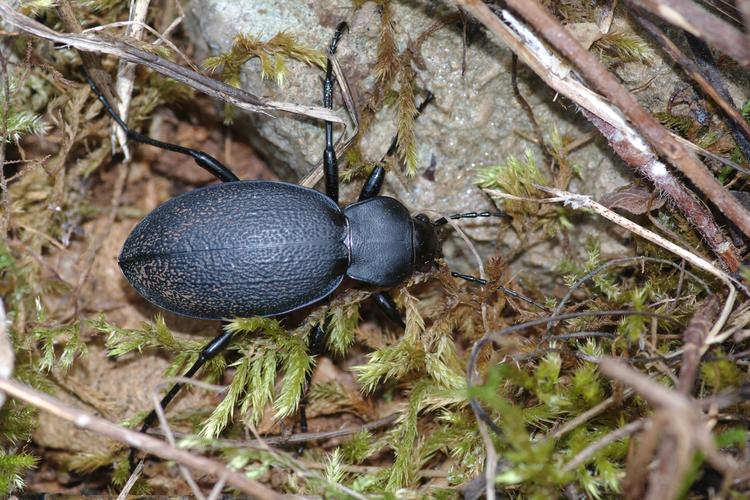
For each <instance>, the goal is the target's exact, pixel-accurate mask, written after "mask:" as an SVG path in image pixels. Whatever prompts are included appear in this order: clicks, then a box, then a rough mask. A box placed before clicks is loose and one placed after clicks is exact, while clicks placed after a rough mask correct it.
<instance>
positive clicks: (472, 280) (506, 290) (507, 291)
mask: <svg viewBox="0 0 750 500" xmlns="http://www.w3.org/2000/svg"><path fill="white" fill-rule="evenodd" d="M451 276H453V277H454V278H461V279H462V280H466V281H468V282H469V283H476V284H477V285H486V284H487V280H486V279H483V278H477V277H476V276H472V275H470V274H461V273H457V272H454V271H451ZM499 288H500V290H502V291H503V293H504V294H505V295H507V296H509V297H514V298H516V299H519V300H523V301H524V302H527V303H529V304H531V305H533V306H536V307H538V308H539V309H541V310H543V311H546V312H550V310H549V309H548V308H547V307H545V306H543V305H542V304H540V303H538V302H536V301H534V299H531V298H529V297H527V296H525V295H521V294H520V293H518V292H517V291H515V290H511V289H510V288H506V287H504V286H502V285H500V286H499Z"/></svg>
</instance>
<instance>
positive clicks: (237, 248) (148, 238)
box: [120, 181, 348, 319]
mask: <svg viewBox="0 0 750 500" xmlns="http://www.w3.org/2000/svg"><path fill="white" fill-rule="evenodd" d="M345 238H346V222H345V219H344V216H343V214H342V212H341V210H340V209H339V207H338V206H336V204H335V203H333V201H331V200H330V199H329V198H327V197H326V196H324V195H323V194H321V193H319V192H317V191H314V190H312V189H307V188H303V187H301V186H297V185H294V184H286V183H281V182H264V181H242V182H231V183H225V184H216V185H212V186H208V187H205V188H201V189H197V190H195V191H192V192H190V193H187V194H184V195H182V196H178V197H176V198H173V199H172V200H169V201H168V202H166V203H164V204H163V205H161V206H160V207H159V208H157V209H156V210H154V211H153V212H152V213H151V214H149V215H148V216H147V217H146V218H145V219H144V220H143V221H141V222H140V223H139V224H138V225H137V226H136V228H135V229H134V230H133V232H132V233H131V234H130V236H129V237H128V239H127V241H126V242H125V245H124V246H123V250H122V253H121V254H120V267H121V268H122V271H123V273H124V274H125V277H126V278H127V279H128V281H129V282H130V283H131V284H132V285H133V287H135V289H136V290H138V292H139V293H140V294H141V295H143V296H144V297H145V298H146V299H148V300H149V301H150V302H152V303H154V304H156V305H157V306H159V307H162V308H164V309H167V310H169V311H172V312H174V313H177V314H182V315H185V316H192V317H196V318H204V319H227V318H233V317H242V316H255V315H261V316H273V315H276V314H282V313H285V312H289V311H292V310H294V309H298V308H300V307H303V306H305V305H307V304H310V303H313V302H315V301H317V300H319V299H321V298H323V297H325V296H326V295H328V294H329V293H331V292H332V291H333V290H334V289H335V288H336V287H337V286H338V285H339V284H340V283H341V280H342V279H343V276H344V274H345V273H346V268H347V265H348V250H347V247H346V243H345Z"/></svg>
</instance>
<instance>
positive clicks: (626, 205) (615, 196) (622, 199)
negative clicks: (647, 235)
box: [599, 186, 664, 215]
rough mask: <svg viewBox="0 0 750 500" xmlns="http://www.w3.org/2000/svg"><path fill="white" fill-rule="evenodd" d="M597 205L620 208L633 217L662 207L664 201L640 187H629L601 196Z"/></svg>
mask: <svg viewBox="0 0 750 500" xmlns="http://www.w3.org/2000/svg"><path fill="white" fill-rule="evenodd" d="M599 203H601V204H602V205H604V206H605V207H607V208H610V209H614V208H621V209H623V210H625V211H627V212H630V213H631V214H634V215H643V214H645V213H646V212H649V211H651V210H657V209H659V208H661V207H663V206H664V199H663V198H661V197H660V196H658V195H654V194H653V193H651V192H649V191H648V190H646V189H644V188H642V187H640V186H629V187H627V188H625V189H622V190H620V191H614V192H612V193H607V194H605V195H604V196H602V198H601V200H599Z"/></svg>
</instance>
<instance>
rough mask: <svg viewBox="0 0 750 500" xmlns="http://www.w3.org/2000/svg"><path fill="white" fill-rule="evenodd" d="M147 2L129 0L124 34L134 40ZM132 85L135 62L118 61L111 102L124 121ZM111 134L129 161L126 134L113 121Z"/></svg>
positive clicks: (141, 35)
mask: <svg viewBox="0 0 750 500" xmlns="http://www.w3.org/2000/svg"><path fill="white" fill-rule="evenodd" d="M149 3H150V0H131V3H130V15H129V20H130V21H132V24H129V25H128V26H127V28H125V36H127V37H129V38H133V39H135V40H140V39H141V38H142V37H143V25H144V23H145V21H146V15H147V14H148V6H149ZM134 86H135V64H133V63H130V62H126V61H120V62H119V63H118V64H117V77H116V78H115V97H116V98H117V100H116V101H115V102H113V103H112V104H113V105H114V106H115V107H116V109H117V114H118V115H120V118H121V119H122V121H123V122H125V123H127V122H128V111H129V108H130V99H131V98H132V94H133V87H134ZM112 134H113V135H114V136H115V137H116V138H117V142H118V143H119V144H120V147H122V153H123V155H124V156H125V163H130V148H129V147H128V144H127V142H128V136H127V134H126V133H125V130H124V129H123V128H122V127H120V126H118V125H117V124H116V123H114V122H113V123H112ZM114 149H115V148H114V147H113V148H112V150H113V151H114Z"/></svg>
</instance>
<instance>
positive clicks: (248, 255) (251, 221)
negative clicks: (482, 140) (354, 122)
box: [89, 23, 503, 464]
mask: <svg viewBox="0 0 750 500" xmlns="http://www.w3.org/2000/svg"><path fill="white" fill-rule="evenodd" d="M345 28H346V24H345V23H341V24H340V25H339V27H338V28H337V30H336V33H335V34H334V37H333V40H332V42H331V46H330V48H329V54H331V55H332V54H333V53H335V51H336V46H337V44H338V41H339V38H340V36H341V34H342V32H343V30H344V29H345ZM333 82H334V80H333V74H332V65H331V61H330V59H329V61H328V65H327V68H326V78H325V80H324V82H323V103H324V105H325V106H326V107H327V108H329V109H330V108H332V107H333ZM89 84H90V85H91V87H92V89H93V90H94V92H95V93H96V94H97V96H98V98H99V100H100V101H101V102H102V104H103V105H104V108H105V110H106V111H107V112H108V113H109V114H110V115H111V116H112V118H113V119H114V120H115V121H116V122H117V123H118V125H119V126H120V127H121V128H122V129H123V130H124V131H125V132H126V133H127V136H128V138H129V139H132V140H135V141H137V142H142V143H145V144H150V145H152V146H156V147H159V148H162V149H167V150H170V151H176V152H178V153H182V154H185V155H188V156H190V157H192V158H193V159H194V160H195V162H196V163H197V164H198V166H200V167H201V168H204V169H205V170H207V171H209V172H210V173H211V174H213V175H214V176H215V177H216V178H218V179H219V180H221V181H223V183H222V184H216V185H211V186H208V187H204V188H200V189H196V190H194V191H192V192H189V193H186V194H183V195H181V196H178V197H176V198H173V199H171V200H169V201H167V202H166V203H164V204H163V205H161V206H160V207H158V208H157V209H156V210H154V211H153V212H151V213H150V214H149V215H148V216H147V217H146V218H145V219H143V220H142V221H141V222H140V223H139V224H138V225H137V226H136V228H135V229H134V230H133V231H132V233H131V234H130V235H129V236H128V238H127V240H126V242H125V244H124V246H123V249H122V252H121V254H120V258H119V263H120V267H121V269H122V271H123V273H124V274H125V277H126V278H127V280H128V281H129V282H130V284H131V285H132V286H133V287H134V288H135V289H136V290H137V291H138V292H139V293H140V294H141V295H142V296H143V297H145V298H146V299H148V300H149V301H150V302H152V303H153V304H155V305H157V306H158V307H161V308H163V309H166V310H168V311H171V312H173V313H176V314H180V315H184V316H189V317H194V318H200V319H221V320H226V319H231V318H234V317H243V316H244V317H246V316H276V315H281V314H284V313H288V312H291V311H294V310H296V309H300V308H302V307H304V306H307V305H309V304H312V303H314V302H318V301H320V300H323V299H324V298H326V297H327V296H329V295H330V294H331V293H332V292H333V291H334V290H335V289H336V288H337V287H338V286H339V285H340V284H341V282H342V280H343V278H344V276H349V277H351V278H353V279H355V280H357V281H359V282H362V283H365V284H368V285H373V286H375V287H379V288H390V287H394V286H396V285H398V284H400V283H403V282H404V281H405V280H406V279H407V278H408V277H409V276H410V275H411V274H412V273H413V272H415V271H416V270H417V269H419V268H423V267H429V266H430V265H431V264H432V263H434V261H435V259H436V258H437V257H438V256H439V254H440V252H441V246H440V243H439V241H438V236H437V232H436V227H437V226H440V225H443V224H445V223H446V222H447V220H446V219H445V218H441V219H439V220H437V221H435V222H430V220H429V218H428V217H427V216H425V215H423V214H419V215H416V216H415V217H412V216H411V215H410V214H409V211H408V210H407V209H406V207H405V206H404V205H403V204H402V203H401V202H399V201H398V200H395V199H393V198H388V197H384V196H378V193H379V192H380V188H381V187H382V184H383V180H384V178H385V169H384V168H383V166H382V164H383V163H384V162H383V161H381V164H380V165H377V166H376V167H375V168H374V169H373V170H372V172H371V173H370V175H369V177H368V179H367V181H366V182H365V184H364V186H363V187H362V190H361V192H360V195H359V200H358V201H357V202H356V203H353V204H351V205H349V206H347V207H346V208H344V209H343V210H342V209H341V208H340V207H339V206H338V191H339V185H338V167H337V162H336V154H335V150H334V145H333V125H332V123H331V122H325V132H326V133H325V149H324V151H323V167H324V171H325V184H326V194H325V195H324V194H322V193H320V192H318V191H315V190H312V189H308V188H305V187H302V186H298V185H296V184H289V183H285V182H270V181H241V180H240V179H239V178H238V177H237V176H236V175H235V174H234V173H233V172H232V171H231V170H230V169H229V168H227V167H226V166H224V165H223V164H222V163H221V162H219V161H218V160H216V159H215V158H213V157H212V156H210V155H208V154H207V153H204V152H202V151H198V150H194V149H190V148H186V147H183V146H179V145H176V144H169V143H165V142H162V141H158V140H155V139H152V138H150V137H148V136H145V135H142V134H139V133H138V132H134V131H132V130H130V129H129V128H128V126H127V124H125V123H124V122H123V121H122V119H121V118H120V117H119V115H118V114H117V113H116V112H115V110H114V109H113V108H112V106H111V105H110V103H109V102H108V101H107V99H106V97H105V96H104V95H103V94H102V92H101V91H99V89H98V88H97V87H96V85H95V84H94V82H93V81H92V80H91V79H89ZM432 99H433V96H432V94H431V93H429V92H428V95H427V97H426V98H425V99H424V101H423V102H422V103H421V104H420V105H419V106H418V108H417V114H419V113H421V112H422V111H423V110H424V108H425V107H426V106H427V104H428V103H429V102H430V101H431V100H432ZM396 144H397V137H394V139H393V141H392V142H391V145H390V147H389V149H388V152H387V153H386V155H385V156H386V157H387V156H390V155H393V154H394V153H395V150H396ZM384 159H385V157H384ZM500 215H503V214H498V213H490V212H481V213H476V212H470V213H466V214H455V215H452V216H450V218H452V219H460V218H465V217H467V218H475V217H493V216H500ZM454 276H457V277H460V278H463V279H468V280H470V281H476V282H479V283H483V282H484V281H483V280H479V279H477V278H474V277H471V276H468V275H462V274H458V273H454ZM373 298H374V301H375V303H376V304H377V305H378V306H379V307H380V308H381V309H382V310H383V312H384V313H385V314H386V315H387V316H388V318H389V319H390V320H391V321H393V322H394V323H396V324H398V325H400V326H401V327H402V328H403V327H404V326H405V325H404V322H403V320H402V319H401V315H400V314H399V312H398V310H397V308H396V305H395V304H394V302H393V299H392V298H391V297H390V296H389V295H388V294H387V293H385V292H375V293H374V294H373ZM322 337H323V329H322V328H321V326H320V325H319V324H318V325H316V326H314V327H313V329H312V331H311V332H310V336H309V339H308V342H309V351H310V354H311V355H315V354H320V353H321V352H322V351H323V342H322ZM231 339H232V332H231V331H230V330H228V329H226V330H224V331H223V332H222V333H221V334H220V335H218V336H217V337H216V338H214V339H213V340H212V341H211V342H209V343H208V344H207V345H206V346H205V347H204V348H203V349H202V350H201V352H200V354H199V356H198V359H197V360H196V361H195V363H194V364H193V366H191V368H190V369H189V370H188V371H187V372H186V373H185V374H184V377H186V378H189V377H192V376H193V375H194V374H195V373H196V372H197V371H198V370H199V369H200V368H201V367H202V366H203V365H204V364H205V363H206V362H207V361H208V360H210V359H211V358H213V357H214V356H216V355H217V354H218V353H219V352H221V350H222V349H223V348H224V347H226V346H227V344H228V343H229V342H230V341H231ZM310 376H311V374H308V379H307V385H309V380H310ZM181 386H182V384H180V383H177V384H175V385H174V386H172V388H171V389H170V390H169V392H167V394H166V395H165V396H164V398H163V399H162V401H161V406H162V407H165V406H166V405H167V404H169V402H170V401H171V400H172V399H173V398H174V397H175V396H176V395H177V393H178V392H179V390H180V388H181ZM306 404H307V397H306V390H305V391H303V397H302V399H301V400H300V405H299V409H300V411H299V413H300V428H301V431H302V432H307V420H306V416H305V406H306ZM155 421H156V411H151V412H150V413H149V414H148V416H147V417H146V418H145V419H144V422H143V425H142V427H141V432H145V431H146V430H147V429H148V428H149V427H151V425H153V423H154V422H155ZM134 452H135V450H133V451H132V452H131V456H130V461H131V464H132V462H133V458H134Z"/></svg>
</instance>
